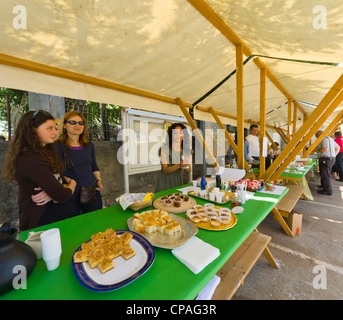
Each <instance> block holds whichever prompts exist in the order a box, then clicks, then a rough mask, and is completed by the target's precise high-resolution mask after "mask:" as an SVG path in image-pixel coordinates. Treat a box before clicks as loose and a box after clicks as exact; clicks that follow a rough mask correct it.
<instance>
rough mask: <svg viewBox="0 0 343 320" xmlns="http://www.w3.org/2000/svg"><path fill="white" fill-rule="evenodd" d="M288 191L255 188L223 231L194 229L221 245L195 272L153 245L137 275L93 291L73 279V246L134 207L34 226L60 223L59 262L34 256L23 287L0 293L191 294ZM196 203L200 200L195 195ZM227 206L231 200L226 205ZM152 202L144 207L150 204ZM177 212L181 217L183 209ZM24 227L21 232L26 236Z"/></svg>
mask: <svg viewBox="0 0 343 320" xmlns="http://www.w3.org/2000/svg"><path fill="white" fill-rule="evenodd" d="M176 189H177V188H175V189H170V190H166V191H163V192H160V193H157V194H156V195H155V196H156V197H160V196H162V195H165V194H168V193H171V192H175V190H176ZM287 191H288V189H286V190H285V191H284V193H283V194H282V195H281V196H274V195H268V194H262V193H255V195H254V197H253V198H252V199H250V200H248V201H247V202H246V204H245V205H243V207H245V210H244V212H243V213H242V214H241V215H237V218H238V222H237V224H236V226H234V227H233V228H232V229H229V230H226V231H220V232H215V231H207V230H202V229H199V232H198V234H197V235H196V236H197V237H199V238H200V239H202V240H203V241H205V242H207V243H210V244H211V245H213V246H215V247H217V248H218V249H219V250H220V256H219V257H218V258H217V259H216V260H214V261H213V262H212V263H211V264H209V265H208V266H207V267H206V268H205V269H204V270H202V271H201V272H200V273H198V274H197V275H195V274H194V273H193V272H192V271H190V270H189V269H188V268H187V267H186V266H185V265H184V264H183V263H181V262H180V261H179V260H178V259H177V258H175V257H174V256H173V254H172V253H171V250H169V249H162V248H155V253H156V258H155V261H154V263H153V265H152V266H151V268H150V269H149V270H148V271H147V272H146V273H145V274H143V275H142V276H141V277H139V278H138V279H137V280H135V281H133V282H132V283H130V284H128V285H127V286H125V287H122V288H120V289H118V290H115V291H112V292H106V293H97V292H92V291H89V290H87V289H85V288H84V287H83V286H82V285H81V284H80V283H79V282H78V280H77V279H76V277H75V276H74V273H73V271H72V267H71V261H72V256H73V253H74V251H75V250H76V249H77V248H78V247H79V246H80V245H81V243H83V242H85V241H87V240H89V239H90V237H91V235H92V234H95V233H97V232H99V231H105V230H106V229H107V228H113V229H114V230H120V229H128V227H127V219H129V218H130V217H131V216H132V215H133V213H134V212H133V211H131V210H129V209H128V210H127V211H123V210H122V208H121V207H120V206H119V205H115V206H112V207H109V208H106V209H101V210H98V211H94V212H91V213H88V214H84V215H81V216H78V217H74V218H70V219H67V220H63V221H60V222H58V223H53V224H50V225H48V226H44V227H39V228H36V229H34V231H41V230H48V229H50V228H59V229H60V233H61V239H62V256H61V261H60V266H59V267H58V269H56V270H54V271H47V269H46V266H45V262H44V261H43V260H38V261H37V265H36V267H35V269H34V271H33V272H32V274H31V275H30V276H29V277H28V279H27V289H19V290H12V291H11V292H9V293H7V294H5V295H3V296H1V297H0V300H5V299H78V300H86V299H116V300H121V299H122V300H124V299H125V300H131V299H136V300H140V299H145V300H147V299H148V300H150V299H154V300H169V299H176V300H182V299H194V298H195V297H196V296H197V294H198V293H199V292H200V291H201V289H202V288H203V287H204V286H205V285H206V283H207V282H208V281H209V280H210V279H211V278H212V277H213V275H215V274H216V272H217V271H218V270H219V269H220V268H221V267H222V265H223V264H224V263H225V262H226V261H227V260H228V259H229V258H230V256H231V255H232V254H233V253H234V252H235V250H236V249H237V248H238V247H239V246H240V245H241V244H242V243H243V242H244V240H245V239H246V238H247V237H248V236H249V235H250V234H251V232H252V231H253V230H254V229H255V228H256V227H257V226H258V225H259V224H260V223H261V221H262V220H263V219H264V218H265V217H266V216H267V215H268V213H269V212H270V211H271V210H272V208H273V207H274V206H275V205H276V204H277V203H278V202H279V200H280V199H281V198H282V197H283V196H284V194H285V193H286V192H287ZM197 203H199V204H204V203H205V201H203V200H201V199H197ZM226 207H229V208H230V202H229V203H228V204H227V205H226ZM149 209H151V208H145V209H144V210H141V211H145V210H149ZM180 216H182V217H185V214H181V215H180ZM27 235H28V231H26V232H23V233H22V234H21V240H22V241H25V240H26V238H27Z"/></svg>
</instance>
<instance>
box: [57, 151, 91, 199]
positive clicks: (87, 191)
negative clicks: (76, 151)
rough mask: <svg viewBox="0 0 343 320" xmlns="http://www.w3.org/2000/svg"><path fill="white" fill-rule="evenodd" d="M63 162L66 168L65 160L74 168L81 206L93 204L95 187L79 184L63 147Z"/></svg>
mask: <svg viewBox="0 0 343 320" xmlns="http://www.w3.org/2000/svg"><path fill="white" fill-rule="evenodd" d="M63 149H64V160H65V167H66V168H67V159H68V160H69V162H70V163H71V165H72V166H73V168H74V171H75V174H76V177H77V180H79V183H80V186H81V189H80V203H81V204H89V203H91V202H93V201H94V200H95V198H96V188H95V187H83V186H82V184H81V180H80V178H79V175H78V174H77V171H76V169H75V166H74V163H73V161H72V160H71V158H70V157H69V155H68V153H67V150H66V148H65V147H64V148H63Z"/></svg>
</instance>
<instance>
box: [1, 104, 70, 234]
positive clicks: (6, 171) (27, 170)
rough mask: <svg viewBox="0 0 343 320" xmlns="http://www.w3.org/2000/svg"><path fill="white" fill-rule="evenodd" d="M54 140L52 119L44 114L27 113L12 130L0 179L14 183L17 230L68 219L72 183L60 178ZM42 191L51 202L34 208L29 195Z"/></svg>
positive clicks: (43, 112) (38, 112)
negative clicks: (17, 211)
mask: <svg viewBox="0 0 343 320" xmlns="http://www.w3.org/2000/svg"><path fill="white" fill-rule="evenodd" d="M56 136H57V131H56V123H55V119H54V117H53V116H52V115H51V114H50V113H49V112H46V111H43V110H38V111H29V112H27V113H26V114H24V115H23V116H22V117H21V118H20V120H19V122H18V124H17V127H16V129H15V132H14V136H13V138H12V140H11V142H10V146H9V149H8V152H7V155H6V159H5V162H4V165H3V172H2V176H3V178H4V179H6V180H7V181H12V180H16V181H17V182H18V191H19V193H18V204H19V228H20V230H27V229H31V228H35V227H37V226H41V225H46V224H49V223H52V222H56V221H60V220H63V219H65V218H67V217H68V206H67V201H68V199H69V198H70V197H71V196H72V194H73V192H74V190H75V186H76V182H75V181H74V180H73V179H70V178H68V177H63V178H62V177H61V176H62V173H63V171H64V166H63V163H62V162H61V161H60V159H59V157H58V155H57V153H56V149H55V147H54V145H53V143H54V141H55V138H56ZM39 190H44V192H46V194H47V195H48V196H49V197H50V198H51V199H52V200H51V201H49V202H47V203H44V204H43V205H38V204H36V203H35V202H34V201H33V200H32V195H33V194H36V193H38V192H39Z"/></svg>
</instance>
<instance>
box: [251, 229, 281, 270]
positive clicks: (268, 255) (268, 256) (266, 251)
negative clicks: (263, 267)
mask: <svg viewBox="0 0 343 320" xmlns="http://www.w3.org/2000/svg"><path fill="white" fill-rule="evenodd" d="M255 231H256V232H258V230H257V228H255ZM263 254H264V256H265V257H266V259H267V261H268V263H269V264H270V265H271V266H272V267H273V268H275V269H279V267H278V265H277V264H276V261H275V259H274V257H273V255H272V253H271V252H270V250H269V248H268V245H266V247H265V249H264V251H263Z"/></svg>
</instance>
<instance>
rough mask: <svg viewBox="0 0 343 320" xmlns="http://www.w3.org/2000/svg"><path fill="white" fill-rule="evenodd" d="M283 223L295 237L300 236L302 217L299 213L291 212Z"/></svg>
mask: <svg viewBox="0 0 343 320" xmlns="http://www.w3.org/2000/svg"><path fill="white" fill-rule="evenodd" d="M285 221H286V223H287V225H288V226H289V228H290V229H291V231H292V233H293V234H294V235H295V236H298V235H299V234H301V229H302V222H303V215H302V214H301V213H298V212H294V211H293V212H292V213H290V214H289V215H288V217H287V218H285Z"/></svg>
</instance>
